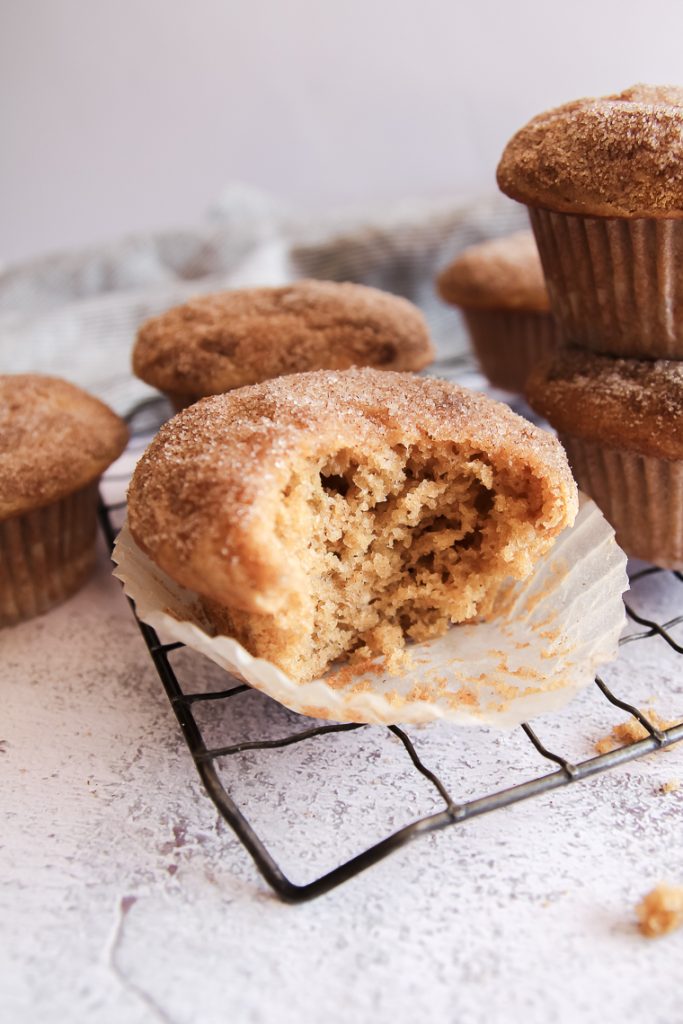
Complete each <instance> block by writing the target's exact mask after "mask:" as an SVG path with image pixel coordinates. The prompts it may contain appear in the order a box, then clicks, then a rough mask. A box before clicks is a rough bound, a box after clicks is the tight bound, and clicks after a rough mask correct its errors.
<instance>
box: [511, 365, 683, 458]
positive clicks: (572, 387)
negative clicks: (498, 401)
mask: <svg viewBox="0 0 683 1024" xmlns="http://www.w3.org/2000/svg"><path fill="white" fill-rule="evenodd" d="M527 397H528V399H529V403H530V404H531V406H532V407H533V408H534V409H535V410H536V412H538V413H540V414H541V415H542V416H545V418H546V419H547V420H548V421H549V422H550V423H551V424H552V425H553V427H555V429H556V430H557V431H559V433H560V434H563V433H566V434H571V435H573V436H574V437H580V438H583V439H584V440H585V441H597V442H600V443H602V444H605V445H607V446H609V447H612V448H621V449H627V450H629V451H633V452H637V453H638V454H640V455H648V456H654V457H655V458H661V459H669V460H673V459H680V458H682V457H683V362H680V361H672V360H666V359H659V360H656V361H654V362H646V361H645V360H638V359H613V358H612V357H610V356H598V355H595V354H594V353H592V352H587V351H585V350H583V349H577V348H567V349H565V350H563V351H562V350H560V351H559V352H558V353H557V355H556V356H555V357H554V359H553V360H552V362H550V363H547V364H545V365H541V366H539V367H538V368H537V369H536V370H535V371H534V372H533V373H532V374H531V377H530V379H529V381H528V382H527Z"/></svg>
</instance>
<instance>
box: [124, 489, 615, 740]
mask: <svg viewBox="0 0 683 1024" xmlns="http://www.w3.org/2000/svg"><path fill="white" fill-rule="evenodd" d="M114 561H115V562H116V563H117V568H116V570H115V575H116V576H117V577H118V578H119V579H120V580H122V581H123V584H124V590H125V592H126V594H127V595H128V596H129V597H131V598H132V599H133V600H134V602H135V606H136V610H137V614H138V616H139V617H140V618H141V619H142V620H143V621H144V622H147V623H149V624H150V625H151V626H153V627H154V628H155V629H156V630H157V631H158V633H159V634H160V636H161V637H162V639H163V640H164V641H166V642H171V641H180V642H182V643H184V644H186V645H187V646H188V647H192V648H194V649H195V650H197V651H200V652H201V653H202V654H204V655H206V657H208V658H211V660H212V661H215V662H216V663H217V664H219V665H221V666H222V667H223V668H225V669H226V670H227V671H228V672H231V673H232V674H234V675H237V676H239V677H240V678H242V679H244V680H245V681H246V682H247V683H249V684H250V685H251V686H253V687H255V688H256V689H258V690H262V691H263V692H264V693H267V694H268V695H269V696H270V697H272V698H274V699H275V700H277V701H279V702H280V703H281V704H284V705H285V706H286V707H288V708H291V709H292V710H293V711H297V712H300V713H301V714H304V715H309V716H311V717H314V718H324V719H330V720H333V721H337V722H368V723H376V724H383V725H391V724H396V723H410V722H412V723H421V722H430V721H434V720H437V719H445V720H448V721H451V722H455V723H458V724H461V725H494V726H498V727H500V728H512V727H513V726H515V725H518V724H519V723H520V722H522V721H525V720H526V719H529V718H532V717H534V716H536V715H539V714H542V713H544V712H548V711H554V710H556V709H558V708H560V707H562V706H563V705H564V704H566V702H567V701H568V700H570V698H571V697H573V696H574V695H575V694H576V693H577V692H578V691H579V690H581V689H582V688H583V687H585V686H586V685H588V683H590V682H591V680H592V679H593V677H594V675H595V672H596V669H597V668H598V666H599V665H601V664H603V663H605V662H607V661H611V660H612V659H613V658H615V657H616V653H617V641H618V638H619V634H620V632H621V630H622V628H623V624H624V608H623V602H622V598H621V595H622V593H623V592H624V590H625V589H626V588H627V586H628V581H627V577H626V557H625V555H624V554H623V552H622V551H621V550H620V548H619V547H618V546H617V544H616V541H615V539H614V531H613V530H612V528H611V527H610V526H609V525H608V523H607V522H606V521H605V519H604V517H603V516H602V514H601V512H600V511H599V509H598V508H597V506H596V505H595V504H594V503H593V502H592V501H589V500H587V499H583V500H582V503H581V509H580V511H579V515H578V516H577V519H576V522H575V524H574V526H573V527H572V528H571V529H568V530H565V531H564V532H563V533H562V534H561V535H560V537H559V538H558V540H557V542H556V543H555V545H554V547H553V548H552V549H551V551H550V552H548V554H546V556H545V557H544V558H543V559H542V560H541V561H540V562H539V563H538V565H537V567H536V571H535V572H534V574H533V575H532V576H531V577H530V578H529V579H527V580H525V581H524V582H513V581H508V582H507V583H505V584H504V585H503V586H501V588H500V591H499V594H498V598H497V602H496V611H495V615H494V617H493V618H491V619H489V620H487V621H486V622H479V623H472V624H467V625H459V626H453V627H451V629H449V630H448V632H447V633H446V634H445V635H444V636H442V637H439V638H437V639H435V640H430V641H427V642H425V643H421V644H416V645H414V646H412V647H411V648H409V652H410V656H411V657H410V663H409V664H408V665H407V666H406V667H405V669H404V670H403V671H401V672H400V673H399V674H391V673H389V672H387V671H385V669H384V666H383V664H382V663H381V662H378V663H376V664H375V665H374V666H373V669H372V671H367V669H366V670H365V671H364V672H363V671H360V666H359V671H358V672H356V671H355V670H354V667H353V666H351V665H346V666H342V667H341V668H337V669H335V670H333V671H331V672H329V673H328V674H327V675H326V676H324V677H323V678H322V679H316V680H313V681H312V682H308V683H297V682H294V681H293V680H292V679H290V678H289V677H288V676H287V675H286V674H285V673H284V672H283V671H282V670H281V669H279V668H278V667H277V666H276V665H273V664H271V663H270V662H267V661H264V660H263V659H260V658H254V657H252V655H251V654H249V652H248V651H246V650H245V649H244V647H242V646H241V644H239V643H237V641H236V640H233V639H232V638H230V637H227V636H215V635H212V634H211V629H210V627H209V625H208V623H207V622H206V621H205V619H204V617H203V615H202V610H201V603H200V601H199V600H198V598H197V595H196V594H194V593H192V592H191V591H188V590H185V589H184V588H183V587H180V586H179V585H178V584H176V583H174V582H173V581H172V580H171V579H169V577H168V576H167V575H166V574H165V573H164V572H162V571H161V569H159V568H158V567H157V566H156V565H155V564H154V563H153V562H151V561H150V559H149V558H147V556H146V555H145V554H144V553H143V552H142V551H141V549H140V548H139V547H138V546H137V545H136V544H135V542H134V540H133V538H132V536H131V534H130V532H129V531H128V528H127V526H124V528H123V530H122V531H121V534H120V535H119V538H118V540H117V543H116V548H115V551H114Z"/></svg>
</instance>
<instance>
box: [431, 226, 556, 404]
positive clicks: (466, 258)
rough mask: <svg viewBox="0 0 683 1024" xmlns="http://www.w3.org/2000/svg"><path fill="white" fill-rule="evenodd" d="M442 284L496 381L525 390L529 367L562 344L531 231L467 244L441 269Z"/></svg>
mask: <svg viewBox="0 0 683 1024" xmlns="http://www.w3.org/2000/svg"><path fill="white" fill-rule="evenodd" d="M437 289H438V292H439V295H440V296H441V298H442V299H444V301H445V302H448V303H449V304H450V305H452V306H458V307H459V308H460V309H461V310H462V313H463V316H464V318H465V322H466V324H467V328H468V331H469V334H470V338H471V341H472V347H473V349H474V351H475V353H476V356H477V359H478V360H479V363H480V365H481V368H482V370H483V371H484V373H485V374H486V376H487V377H488V379H489V380H490V382H491V383H492V384H493V385H494V386H495V387H498V388H503V389H504V390H505V391H517V392H523V391H524V385H525V383H526V379H527V376H528V374H529V372H530V371H531V370H532V369H533V367H534V366H536V364H537V363H538V361H539V360H541V359H544V358H547V357H548V356H549V355H552V353H553V352H554V351H555V349H556V348H557V344H558V332H557V327H556V325H555V321H554V319H553V317H552V314H551V313H550V303H549V300H548V293H547V290H546V287H545V281H544V280H543V269H542V267H541V261H540V259H539V255H538V249H537V248H536V243H535V241H534V236H533V234H532V233H531V231H518V232H516V233H515V234H514V235H507V236H505V237H504V238H495V239H492V240H491V241H488V242H482V243H481V244H479V245H473V246H470V247H469V248H468V249H465V250H464V252H462V253H461V254H460V255H459V256H458V258H457V259H456V260H454V262H453V263H451V264H450V265H449V266H447V267H446V268H445V269H444V270H442V271H441V273H440V274H439V277H438V278H437Z"/></svg>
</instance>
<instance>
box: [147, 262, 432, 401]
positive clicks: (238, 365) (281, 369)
mask: <svg viewBox="0 0 683 1024" xmlns="http://www.w3.org/2000/svg"><path fill="white" fill-rule="evenodd" d="M433 358H434V348H433V345H432V342H431V340H430V337H429V331H428V328H427V324H426V322H425V320H424V317H423V316H422V314H421V313H420V311H419V310H418V309H417V307H416V306H414V305H413V304H412V303H411V302H408V301H407V299H403V298H400V297H399V296H397V295H390V294H389V293H388V292H383V291H380V290H379V289H377V288H368V287H366V286H365V285H359V284H350V283H342V284H340V283H336V282H333V281H314V280H303V281H297V282H295V283H294V284H291V285H287V286H286V287H282V288H245V289H238V290H236V291H228V292H219V293H217V294H213V295H200V296H198V297H197V298H195V299H191V300H190V301H189V302H186V303H185V304H184V305H182V306H176V307H175V308H174V309H170V310H168V312H166V313H162V314H161V316H156V317H153V318H152V319H151V320H148V321H147V322H146V323H144V324H143V325H142V327H141V328H140V331H139V333H138V337H137V340H136V343H135V348H134V351H133V370H134V372H135V373H136V374H137V376H138V377H141V378H142V379H143V380H144V381H146V382H147V383H148V384H151V385H153V386H154V387H157V388H159V389H160V390H161V391H165V392H167V393H168V394H171V395H178V396H192V397H193V398H195V399H196V398H200V397H203V396H207V395H214V394H221V393H223V392H225V391H230V390H232V389H233V388H238V387H243V386H244V385H247V384H255V383H258V382H259V381H262V380H269V379H270V378H273V377H279V376H282V375H283V374H288V373H296V372H300V371H307V370H318V369H333V370H334V369H342V370H343V369H347V368H348V367H350V366H376V367H378V368H380V369H386V370H420V369H422V368H423V367H424V366H427V365H428V364H429V363H430V362H431V361H432V360H433Z"/></svg>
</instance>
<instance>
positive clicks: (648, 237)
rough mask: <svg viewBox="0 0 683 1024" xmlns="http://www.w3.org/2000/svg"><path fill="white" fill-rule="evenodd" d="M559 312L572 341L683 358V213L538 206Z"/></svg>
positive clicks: (621, 352)
mask: <svg viewBox="0 0 683 1024" xmlns="http://www.w3.org/2000/svg"><path fill="white" fill-rule="evenodd" d="M529 215H530V218H531V224H532V227H533V229H534V234H535V236H536V242H537V245H538V251H539V253H540V256H541V261H542V263H543V270H544V272H545V276H546V283H547V286H548V293H549V295H550V303H551V306H552V310H553V313H554V314H555V316H556V318H557V321H558V324H559V327H560V330H561V332H562V334H563V335H564V336H565V337H566V338H568V339H569V340H571V341H572V343H574V344H576V345H579V346H582V347H583V348H588V349H591V350H592V351H594V352H603V353H605V354H608V355H618V356H623V357H632V358H640V359H683V218H659V219H657V218H651V219H646V218H638V219H633V220H629V219H628V218H618V217H582V216H577V215H574V214H567V213H555V212H552V211H550V210H544V209H541V208H538V207H530V208H529Z"/></svg>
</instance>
